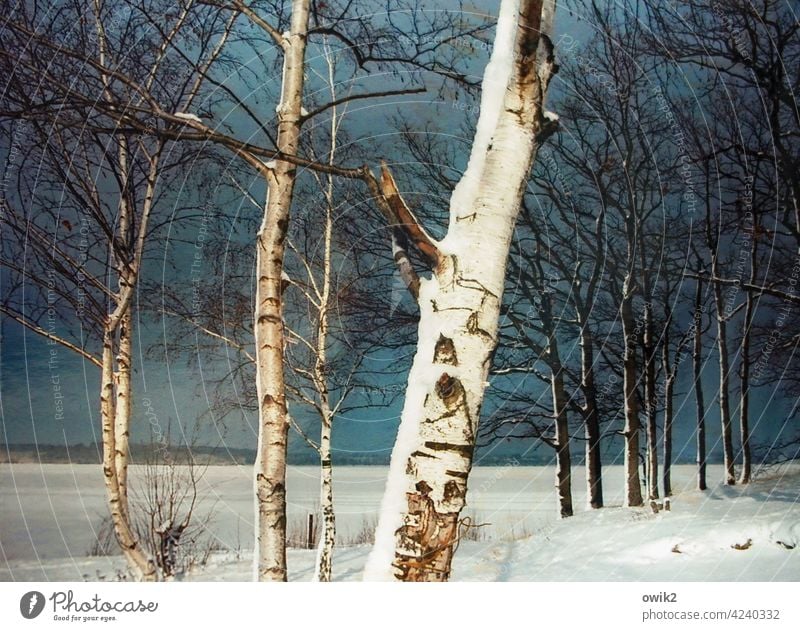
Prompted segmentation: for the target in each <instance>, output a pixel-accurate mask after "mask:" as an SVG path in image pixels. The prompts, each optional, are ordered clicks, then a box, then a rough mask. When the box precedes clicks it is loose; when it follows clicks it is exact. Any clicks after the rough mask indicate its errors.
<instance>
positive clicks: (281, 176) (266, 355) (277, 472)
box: [254, 0, 310, 581]
mask: <svg viewBox="0 0 800 631" xmlns="http://www.w3.org/2000/svg"><path fill="white" fill-rule="evenodd" d="M309 3H310V0H294V1H293V3H292V18H291V30H290V32H289V33H288V37H287V38H286V40H285V46H284V72H283V85H282V87H281V101H280V103H279V105H278V108H277V113H278V137H277V149H278V150H279V151H280V152H282V153H284V154H287V155H295V154H296V153H297V150H298V144H299V138H300V127H301V123H302V113H301V112H302V96H303V79H304V77H303V73H304V70H305V68H304V64H305V51H306V31H307V30H308V16H309ZM296 172H297V167H296V166H295V165H293V164H290V163H289V162H286V161H285V160H276V161H275V163H274V168H271V169H270V170H269V176H268V183H269V192H268V195H267V203H266V205H265V208H264V220H263V222H262V224H261V227H260V229H259V231H258V237H257V241H256V278H257V280H256V304H255V314H254V329H255V342H256V390H257V395H258V427H259V435H258V449H257V455H256V465H255V480H254V485H255V497H256V529H255V532H256V545H255V549H256V553H255V555H254V560H255V573H256V578H257V579H258V580H262V581H285V580H286V447H287V442H288V433H289V419H288V410H287V407H286V391H285V384H284V373H283V348H284V330H283V309H282V296H281V293H282V287H281V274H282V272H283V257H284V250H285V240H286V231H287V229H288V225H289V210H290V207H291V203H292V196H293V192H294V183H295V178H296Z"/></svg>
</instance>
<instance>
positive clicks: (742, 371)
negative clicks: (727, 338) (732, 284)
mask: <svg viewBox="0 0 800 631" xmlns="http://www.w3.org/2000/svg"><path fill="white" fill-rule="evenodd" d="M756 239H757V231H756V226H755V225H754V226H753V232H752V234H751V235H750V277H749V279H748V282H749V283H750V285H753V284H755V282H756V264H757V259H756V253H757V252H756ZM754 315H755V297H754V296H753V293H752V292H750V291H748V292H747V297H746V302H745V310H744V319H743V321H742V343H741V359H740V362H741V363H740V364H739V379H740V388H739V434H740V436H741V441H742V471H741V473H740V475H739V483H740V484H747V483H749V482H750V476H751V475H752V467H753V464H752V455H751V450H750V363H751V362H750V333H751V330H752V327H753V316H754Z"/></svg>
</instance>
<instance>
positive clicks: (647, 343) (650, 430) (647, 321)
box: [643, 275, 658, 500]
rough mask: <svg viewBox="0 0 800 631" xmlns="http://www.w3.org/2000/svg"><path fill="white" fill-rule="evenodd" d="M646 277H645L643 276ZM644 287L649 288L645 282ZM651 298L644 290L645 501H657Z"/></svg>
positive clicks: (656, 448) (654, 375)
mask: <svg viewBox="0 0 800 631" xmlns="http://www.w3.org/2000/svg"><path fill="white" fill-rule="evenodd" d="M645 277H646V275H645ZM644 285H645V286H646V287H647V286H649V282H647V281H645V283H644ZM651 301H652V296H651V292H650V290H649V288H648V289H645V305H644V340H643V350H644V357H645V366H644V392H645V395H644V398H645V408H646V414H645V417H646V420H647V499H649V500H653V499H658V436H657V429H656V363H655V359H656V358H655V340H654V338H655V335H654V331H653V307H652V302H651Z"/></svg>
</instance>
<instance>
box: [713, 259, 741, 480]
mask: <svg viewBox="0 0 800 631" xmlns="http://www.w3.org/2000/svg"><path fill="white" fill-rule="evenodd" d="M714 258H715V257H714ZM715 268H716V264H712V274H713V276H714V278H717V271H716V269H715ZM714 303H715V305H716V309H717V353H718V355H719V415H720V421H721V424H722V450H723V462H724V466H725V484H727V485H734V484H736V474H735V472H734V458H733V432H732V429H731V408H730V359H729V356H728V318H727V314H726V313H725V300H724V297H723V295H722V286H721V285H720V284H719V283H714Z"/></svg>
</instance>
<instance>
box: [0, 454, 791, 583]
mask: <svg viewBox="0 0 800 631" xmlns="http://www.w3.org/2000/svg"><path fill="white" fill-rule="evenodd" d="M386 473H387V468H386V467H339V468H338V469H335V470H334V474H335V476H336V485H335V490H334V497H335V503H336V509H337V526H338V534H339V538H340V540H341V545H340V546H339V547H338V548H337V550H336V554H335V557H334V578H335V579H336V580H359V579H360V577H361V571H362V568H363V564H364V562H365V560H366V555H367V553H368V551H369V546H368V545H364V544H358V543H356V542H357V541H358V540H359V538H360V537H362V536H363V534H364V533H368V532H369V531H370V530H371V529H372V528H374V525H375V522H376V520H377V514H376V513H377V508H378V506H379V503H380V497H381V493H382V490H383V485H384V482H385V476H386ZM138 474H139V472H138V471H137V470H136V468H135V467H134V468H133V472H132V479H133V483H134V485H135V483H136V478H137V475H138ZM721 474H722V472H721V467H710V470H709V481H714V480H718V479H720V478H721ZM250 475H251V469H250V468H249V467H233V466H230V467H211V468H209V469H208V470H207V471H206V473H205V476H204V477H203V479H202V481H201V485H200V487H201V488H200V495H201V496H203V497H204V498H205V499H204V501H203V502H202V504H201V507H200V514H204V513H207V512H209V511H211V512H212V518H211V522H210V531H211V533H210V534H211V535H212V536H213V537H214V539H215V547H216V548H217V549H219V550H220V551H219V552H216V553H214V554H213V555H212V556H211V559H210V561H209V563H208V564H207V565H206V566H205V567H201V568H198V569H196V570H194V571H193V572H192V573H191V574H190V575H189V576H187V577H186V578H188V579H189V580H250V578H251V570H250V559H251V555H252V547H253V545H252V537H253V522H252V507H253V501H252V490H251V489H252V486H251V478H250ZM693 476H694V467H693V466H690V465H681V466H677V467H676V468H675V470H674V474H673V479H674V482H673V486H674V489H675V495H674V497H673V501H672V510H671V511H670V512H664V511H661V512H659V513H658V514H657V515H656V514H653V513H652V511H651V510H650V509H649V508H643V509H636V510H631V509H623V508H620V504H621V501H622V496H621V491H622V470H621V468H620V467H609V468H607V469H605V470H604V478H605V486H606V503H607V506H608V507H607V508H605V509H603V510H600V511H588V510H587V509H586V507H585V492H584V486H585V485H584V481H583V470H582V469H581V468H579V467H576V468H575V469H574V472H573V486H574V493H575V495H574V501H575V506H576V516H575V517H573V518H570V519H567V520H559V519H557V514H556V499H555V494H554V489H553V470H552V468H549V467H516V466H515V467H512V466H508V467H479V468H476V469H475V470H474V471H473V474H472V476H471V478H470V483H471V490H470V494H469V496H468V502H469V509H468V511H467V514H468V515H469V516H471V518H472V520H473V522H474V523H479V524H487V525H485V526H482V527H481V528H479V529H476V530H474V531H473V532H472V533H471V534H472V536H471V537H470V538H469V539H471V540H465V541H463V542H462V543H461V544H460V547H459V549H458V552H457V554H456V557H455V561H454V567H453V580H462V581H467V580H483V581H486V580H488V581H504V580H541V581H551V580H567V581H568V580H759V581H769V580H782V581H800V468H798V467H793V468H785V469H783V470H781V471H778V472H773V473H772V474H770V475H765V476H763V477H761V478H760V479H758V480H757V481H756V482H754V483H752V484H750V485H749V486H748V487H746V488H738V487H737V488H732V489H729V488H725V487H721V486H719V485H716V484H712V488H711V489H710V490H708V491H706V492H704V493H701V492H698V491H695V490H693V489H694V477H693ZM317 492H318V478H317V471H316V468H315V467H292V468H290V474H289V480H288V497H289V501H290V506H289V535H290V538H292V539H293V540H294V541H296V542H297V545H298V546H300V545H301V543H300V542H302V541H304V539H305V526H304V524H305V520H306V518H307V515H308V513H309V512H313V511H314V510H315V506H316V503H317V501H316V495H317ZM104 513H105V508H104V491H103V486H102V473H101V470H100V467H98V466H93V465H41V466H40V465H38V464H24V465H0V558H1V559H2V561H1V562H0V580H4V581H9V580H98V579H100V580H113V579H115V578H116V576H117V570H118V569H120V568H122V567H123V564H122V563H121V560H120V559H119V558H118V557H89V556H88V554H87V553H88V550H89V549H90V547H91V546H92V542H93V540H94V538H95V537H96V532H97V529H98V527H99V525H100V523H101V521H102V516H103V515H104ZM475 539H477V540H475ZM748 541H749V544H748ZM737 545H738V546H739V547H743V548H746V549H743V550H737V549H735V548H734V547H733V546H737ZM314 556H315V553H314V551H310V550H304V549H300V548H299V547H298V548H293V549H290V551H289V570H290V579H292V580H309V579H310V577H311V572H312V567H313V564H314Z"/></svg>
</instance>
